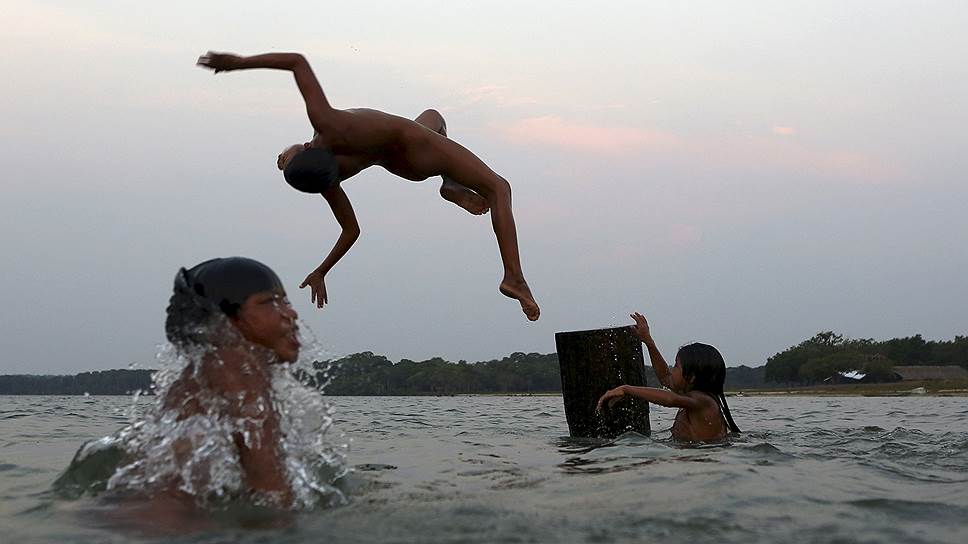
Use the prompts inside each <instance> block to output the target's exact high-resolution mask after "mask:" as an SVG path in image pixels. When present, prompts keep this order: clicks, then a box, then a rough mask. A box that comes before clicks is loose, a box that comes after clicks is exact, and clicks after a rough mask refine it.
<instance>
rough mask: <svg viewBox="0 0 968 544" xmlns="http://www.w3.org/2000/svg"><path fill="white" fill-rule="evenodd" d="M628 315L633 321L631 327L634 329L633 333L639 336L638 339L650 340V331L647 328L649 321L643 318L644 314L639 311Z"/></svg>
mask: <svg viewBox="0 0 968 544" xmlns="http://www.w3.org/2000/svg"><path fill="white" fill-rule="evenodd" d="M629 317H631V318H632V319H633V320H634V321H635V325H632V328H633V329H635V335H636V336H638V337H639V340H641V341H643V342H647V341H649V340H652V332H651V331H650V330H649V322H648V321H646V320H645V316H644V315H642V314H640V313H639V312H635V313H634V314H632V315H630V316H629Z"/></svg>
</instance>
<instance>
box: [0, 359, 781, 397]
mask: <svg viewBox="0 0 968 544" xmlns="http://www.w3.org/2000/svg"><path fill="white" fill-rule="evenodd" d="M316 367H317V368H318V369H320V371H319V372H317V373H316V375H315V376H313V377H312V379H311V381H312V382H313V383H315V384H324V385H325V391H326V394H328V395H373V396H380V395H453V394H467V393H483V394H487V393H495V394H501V393H559V392H561V375H560V374H559V371H558V356H557V355H556V354H554V353H550V354H540V353H513V354H511V355H510V356H508V357H505V358H503V359H499V360H491V361H481V362H478V363H468V362H467V361H459V362H457V363H453V362H450V361H446V360H444V359H441V358H439V357H435V358H433V359H428V360H426V361H411V360H409V359H403V360H401V361H400V362H398V363H393V362H391V361H390V360H389V359H387V358H386V357H384V356H383V355H376V354H374V353H372V352H369V351H367V352H363V353H356V354H353V355H349V356H346V357H343V358H341V359H337V360H334V361H323V362H319V363H316ZM325 368H328V369H330V370H329V371H326V372H324V371H323V370H322V369H325ZM645 370H646V372H645V375H646V381H647V383H648V384H649V385H658V381H657V380H656V377H655V372H654V371H653V370H652V367H651V366H646V367H645ZM726 381H727V386H728V387H731V388H733V389H737V388H753V387H757V386H761V385H763V367H759V368H749V367H746V366H741V367H735V368H729V369H727V378H726ZM150 387H151V371H149V370H106V371H102V372H84V373H82V374H77V375H75V376H23V375H20V376H0V395H83V394H85V393H88V394H91V395H129V394H132V393H133V392H135V391H138V390H141V391H144V392H146V393H150Z"/></svg>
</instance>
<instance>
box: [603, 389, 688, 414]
mask: <svg viewBox="0 0 968 544" xmlns="http://www.w3.org/2000/svg"><path fill="white" fill-rule="evenodd" d="M625 395H631V396H633V397H637V398H640V399H643V400H647V401H649V402H652V403H655V404H658V405H661V406H668V407H670V408H686V409H689V410H697V409H700V408H703V407H704V406H703V402H702V400H700V399H697V398H693V397H691V396H688V395H680V394H678V393H673V392H672V391H666V390H664V389H656V388H654V387H637V386H633V385H620V386H618V387H616V388H614V389H609V390H608V391H606V392H605V394H604V395H602V397H601V398H600V399H598V404H597V405H596V407H595V409H596V410H601V409H602V406H604V404H605V403H606V402H609V404H611V403H610V401H613V400H617V399H620V398H622V397H624V396H625Z"/></svg>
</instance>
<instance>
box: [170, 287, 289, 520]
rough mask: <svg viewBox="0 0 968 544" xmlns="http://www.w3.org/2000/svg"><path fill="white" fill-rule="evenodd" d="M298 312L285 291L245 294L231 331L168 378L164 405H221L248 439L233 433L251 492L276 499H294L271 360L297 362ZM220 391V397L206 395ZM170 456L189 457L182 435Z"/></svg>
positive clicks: (188, 411)
mask: <svg viewBox="0 0 968 544" xmlns="http://www.w3.org/2000/svg"><path fill="white" fill-rule="evenodd" d="M297 318H298V315H297V314H296V311H295V310H293V309H292V307H291V306H290V305H289V301H288V299H287V298H286V294H285V293H284V292H282V291H264V292H260V293H255V294H253V295H250V296H249V297H248V298H247V299H246V300H245V302H244V303H243V304H242V306H241V307H240V309H239V311H238V313H237V314H236V315H235V316H231V317H229V318H228V321H229V323H231V325H232V330H229V331H226V335H225V338H224V339H223V341H224V342H223V343H222V344H221V345H219V346H217V347H216V348H215V349H214V350H212V351H211V352H210V353H209V354H207V355H206V356H205V357H204V358H203V360H202V361H201V362H200V364H198V365H196V364H189V365H188V366H187V367H186V368H185V370H184V371H183V372H182V374H181V376H180V377H179V378H178V379H177V380H176V381H175V383H174V384H172V386H171V388H170V389H169V390H168V394H167V396H166V398H165V400H164V403H165V409H166V410H175V411H177V413H178V416H177V419H178V420H183V419H186V418H188V417H191V416H193V415H198V414H204V413H206V412H207V411H209V410H211V409H212V406H217V407H219V408H218V409H219V410H222V411H224V413H220V414H219V417H230V418H234V419H240V420H242V421H244V427H245V434H248V435H249V439H248V440H246V439H245V437H244V436H243V435H242V434H241V433H237V434H236V435H234V436H233V439H234V441H235V444H236V447H237V448H238V450H239V462H240V464H241V466H242V470H243V474H244V477H245V483H246V485H247V487H248V488H249V490H250V491H252V492H255V493H257V494H259V495H260V496H263V497H268V498H269V500H270V501H271V502H274V503H276V504H278V505H280V506H286V505H289V504H290V503H291V502H292V490H291V489H290V487H289V483H288V480H287V478H286V473H285V465H284V461H283V458H282V452H280V451H279V449H278V445H279V443H280V439H281V437H280V430H279V414H278V413H276V411H275V409H274V408H273V403H272V377H271V374H270V371H269V366H270V365H272V364H276V363H281V362H286V363H288V362H294V361H295V360H296V359H297V358H298V357H299V347H300V345H299V340H298V338H297V333H298V330H299V328H298V326H297V325H296V319H297ZM235 333H239V334H235ZM215 398H221V399H223V400H224V402H221V403H212V402H207V400H211V399H215ZM173 447H174V448H175V457H176V460H177V462H179V463H180V464H184V463H187V462H188V461H189V460H190V459H191V456H192V455H193V452H192V451H191V449H190V448H191V445H190V444H189V443H188V442H187V441H180V442H176V443H175V444H174V445H173Z"/></svg>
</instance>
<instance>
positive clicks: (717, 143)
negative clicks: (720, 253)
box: [496, 116, 908, 183]
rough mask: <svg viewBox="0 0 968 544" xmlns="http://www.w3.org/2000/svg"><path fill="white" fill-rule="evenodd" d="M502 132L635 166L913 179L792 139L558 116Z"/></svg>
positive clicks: (855, 155)
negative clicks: (686, 132)
mask: <svg viewBox="0 0 968 544" xmlns="http://www.w3.org/2000/svg"><path fill="white" fill-rule="evenodd" d="M496 130H497V131H498V132H500V133H501V135H502V136H504V137H505V138H506V139H508V140H509V141H511V142H512V143H514V144H516V145H527V146H546V147H553V148H560V149H567V150H577V151H582V152H586V153H589V154H608V155H620V156H624V157H625V158H626V159H628V160H634V161H643V160H649V159H656V158H662V159H667V160H671V161H676V162H679V163H682V164H685V165H688V167H690V168H695V167H699V168H701V169H703V170H707V171H709V170H721V169H729V170H730V171H732V172H735V171H737V170H739V171H743V170H747V171H762V170H764V169H768V170H776V171H779V172H777V173H778V174H779V175H783V174H785V173H808V174H812V175H815V176H819V177H823V178H830V179H840V180H846V181H853V182H859V183H890V182H896V181H900V180H903V179H905V178H906V177H908V176H907V173H906V172H905V171H904V169H903V168H901V167H900V166H898V165H897V164H895V163H892V162H891V161H889V160H887V159H884V158H882V157H878V156H875V155H869V154H865V153H860V152H856V151H851V150H825V149H817V148H812V147H808V146H807V145H805V144H803V143H801V142H799V141H797V140H794V139H787V138H783V139H776V138H765V137H737V136H732V135H726V136H721V137H702V136H698V137H697V136H690V137H680V136H678V135H676V134H672V133H669V132H662V131H656V130H648V129H642V128H635V127H627V126H613V125H600V124H591V123H575V122H570V121H566V120H564V119H562V118H560V117H555V116H545V117H529V118H524V119H519V120H517V121H513V122H511V123H508V124H505V125H501V126H497V127H496ZM772 132H773V133H774V134H779V135H783V136H790V135H794V134H796V129H795V128H793V127H781V126H776V127H773V129H772Z"/></svg>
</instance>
